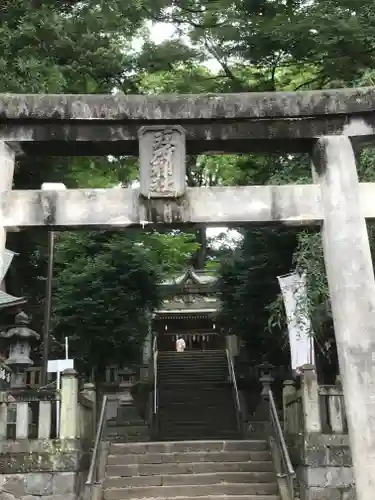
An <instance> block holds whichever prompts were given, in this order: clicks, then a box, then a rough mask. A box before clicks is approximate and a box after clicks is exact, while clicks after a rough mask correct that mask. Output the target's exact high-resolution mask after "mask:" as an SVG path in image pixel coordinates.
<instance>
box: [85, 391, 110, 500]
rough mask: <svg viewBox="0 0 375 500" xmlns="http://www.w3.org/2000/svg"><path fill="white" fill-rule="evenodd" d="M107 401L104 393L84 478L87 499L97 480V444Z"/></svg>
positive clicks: (101, 434)
mask: <svg viewBox="0 0 375 500" xmlns="http://www.w3.org/2000/svg"><path fill="white" fill-rule="evenodd" d="M107 403H108V396H107V395H106V394H105V395H104V396H103V401H102V407H101V409H100V417H99V422H98V427H97V430H96V435H95V442H94V449H93V452H92V457H91V462H90V468H89V473H88V475H87V480H86V484H85V486H86V488H87V489H88V490H89V491H88V494H87V493H86V495H85V498H87V499H88V500H90V499H91V489H92V487H93V486H94V484H95V483H96V482H97V465H98V463H97V462H98V454H99V445H100V442H101V440H102V438H103V430H104V423H105V417H106V410H107Z"/></svg>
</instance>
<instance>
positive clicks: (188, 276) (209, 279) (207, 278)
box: [161, 268, 218, 286]
mask: <svg viewBox="0 0 375 500" xmlns="http://www.w3.org/2000/svg"><path fill="white" fill-rule="evenodd" d="M217 280H218V278H217V276H213V275H212V274H210V273H208V272H206V271H196V270H194V269H192V268H188V269H186V270H185V271H184V272H182V273H181V274H178V275H176V276H173V277H172V278H168V279H166V280H164V281H162V282H161V285H162V286H174V285H180V286H183V285H185V284H188V283H189V282H191V283H193V284H194V285H212V284H215V283H216V282H217Z"/></svg>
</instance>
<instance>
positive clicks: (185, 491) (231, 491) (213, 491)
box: [103, 482, 278, 500]
mask: <svg viewBox="0 0 375 500" xmlns="http://www.w3.org/2000/svg"><path fill="white" fill-rule="evenodd" d="M277 493H278V487H277V484H276V482H275V483H246V484H241V483H237V484H226V483H222V484H209V485H201V484H198V485H180V486H175V485H173V486H139V487H133V488H109V489H105V490H104V495H103V496H104V500H120V499H121V500H128V499H132V498H155V497H161V498H175V497H197V496H212V495H220V496H222V495H243V496H247V497H249V496H250V495H276V494H277Z"/></svg>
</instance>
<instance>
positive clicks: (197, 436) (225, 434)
mask: <svg viewBox="0 0 375 500" xmlns="http://www.w3.org/2000/svg"><path fill="white" fill-rule="evenodd" d="M156 437H157V439H158V440H159V441H181V440H182V439H189V440H191V441H200V440H202V439H238V438H239V437H241V434H240V433H239V432H238V431H233V430H229V431H228V430H225V429H222V430H221V429H218V430H215V431H212V432H209V431H206V430H205V431H204V432H199V431H197V430H195V429H194V430H192V431H189V430H188V429H187V430H186V429H183V430H182V431H175V430H171V431H168V430H164V431H159V432H158V433H157V436H156Z"/></svg>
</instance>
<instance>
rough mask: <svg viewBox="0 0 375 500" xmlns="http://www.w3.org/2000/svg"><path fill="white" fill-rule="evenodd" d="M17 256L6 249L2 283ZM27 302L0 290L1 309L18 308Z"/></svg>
mask: <svg viewBox="0 0 375 500" xmlns="http://www.w3.org/2000/svg"><path fill="white" fill-rule="evenodd" d="M15 255H16V254H15V253H14V252H12V251H11V250H8V249H5V251H4V254H3V267H2V269H1V271H0V283H2V282H3V280H4V278H5V276H6V274H7V272H8V270H9V267H10V265H11V263H12V260H13V257H14V256H15ZM25 302H26V299H25V298H23V297H13V295H10V294H8V293H6V292H4V291H3V290H0V309H4V308H5V307H11V306H17V305H20V304H24V303H25Z"/></svg>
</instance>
